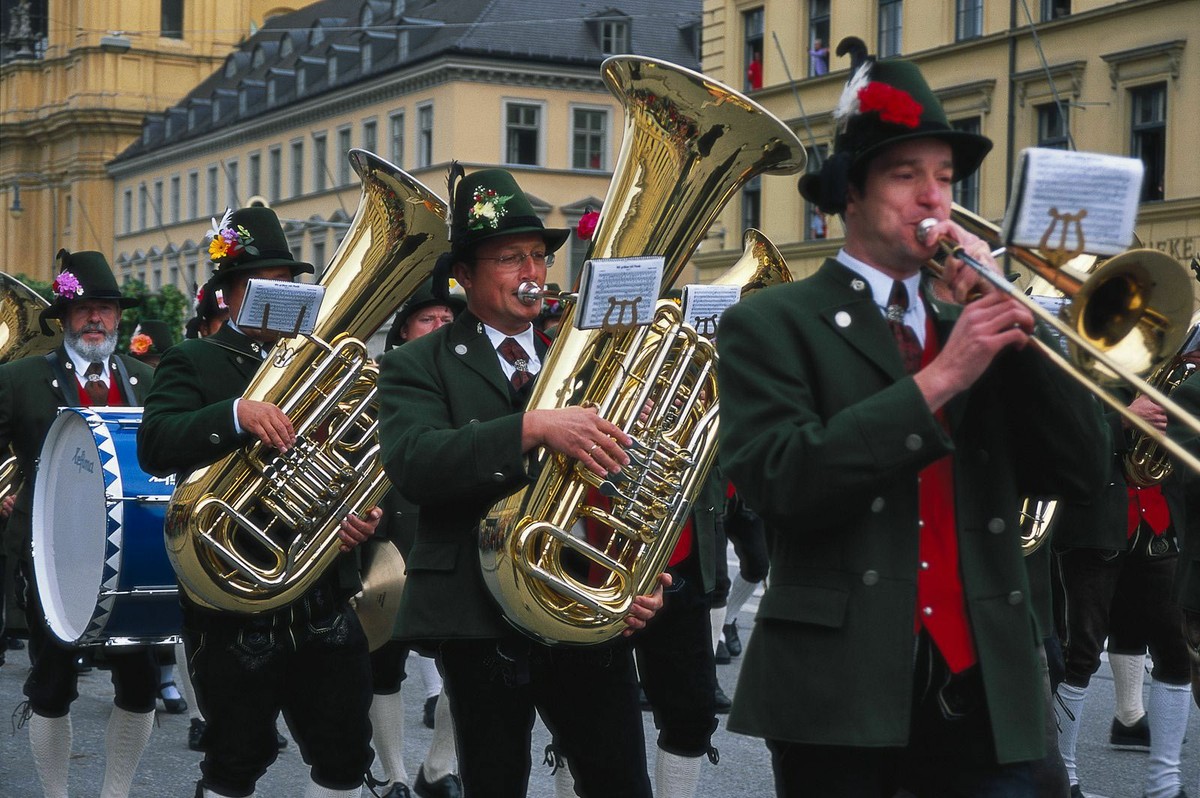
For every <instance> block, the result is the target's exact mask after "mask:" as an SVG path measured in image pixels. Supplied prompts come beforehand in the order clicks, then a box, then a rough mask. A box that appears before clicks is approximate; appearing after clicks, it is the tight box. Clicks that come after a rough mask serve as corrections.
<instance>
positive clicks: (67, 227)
mask: <svg viewBox="0 0 1200 798" xmlns="http://www.w3.org/2000/svg"><path fill="white" fill-rule="evenodd" d="M159 185H162V184H161V183H160V184H159ZM74 208H75V206H74V205H73V204H72V203H71V192H69V191H68V192H66V193H65V194H64V195H63V232H64V233H69V232H71V225H72V224H74V222H75V210H74Z"/></svg>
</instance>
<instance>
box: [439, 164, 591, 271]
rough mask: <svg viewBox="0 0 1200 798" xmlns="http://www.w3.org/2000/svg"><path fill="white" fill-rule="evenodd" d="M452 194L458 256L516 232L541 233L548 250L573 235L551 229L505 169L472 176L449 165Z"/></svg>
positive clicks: (452, 241)
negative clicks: (493, 239) (488, 241)
mask: <svg viewBox="0 0 1200 798" xmlns="http://www.w3.org/2000/svg"><path fill="white" fill-rule="evenodd" d="M450 170H451V171H450V180H449V184H450V194H451V196H452V197H453V202H452V208H451V213H452V215H451V224H450V246H451V249H452V251H453V253H454V257H455V258H456V259H461V258H463V257H466V256H467V255H469V254H470V252H471V251H472V250H473V249H474V248H475V246H476V245H477V244H479V243H480V242H482V241H487V240H488V239H490V238H496V237H497V236H504V235H512V234H514V233H541V234H542V237H543V238H544V239H545V241H546V252H554V251H555V250H557V249H558V248H559V247H561V246H562V245H563V243H564V242H566V240H567V237H568V236H570V235H571V231H570V230H568V229H559V228H548V227H546V226H545V225H543V224H542V220H541V217H539V216H538V215H537V213H536V212H535V211H534V209H533V203H531V202H530V201H529V198H528V197H527V196H525V192H524V191H522V190H521V187H520V186H518V185H517V181H516V180H515V179H514V178H513V176H512V175H511V174H509V173H508V172H506V171H505V170H503V169H480V170H479V171H478V172H472V173H471V174H469V175H463V174H462V167H461V166H459V165H458V164H457V163H454V164H452V165H451V167H450Z"/></svg>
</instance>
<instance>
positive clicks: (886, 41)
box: [876, 0, 904, 58]
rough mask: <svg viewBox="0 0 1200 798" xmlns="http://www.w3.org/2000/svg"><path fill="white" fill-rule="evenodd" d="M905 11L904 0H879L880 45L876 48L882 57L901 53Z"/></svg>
mask: <svg viewBox="0 0 1200 798" xmlns="http://www.w3.org/2000/svg"><path fill="white" fill-rule="evenodd" d="M903 11H904V3H903V0H879V46H878V47H877V48H876V49H877V50H878V52H879V57H880V58H887V57H888V56H892V55H900V44H901V42H900V39H901V32H902V30H903V27H904V15H903Z"/></svg>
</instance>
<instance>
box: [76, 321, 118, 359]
mask: <svg viewBox="0 0 1200 798" xmlns="http://www.w3.org/2000/svg"><path fill="white" fill-rule="evenodd" d="M89 332H102V333H104V340H103V341H101V342H100V343H98V344H91V343H88V342H87V341H85V340H83V336H84V334H85V333H89ZM63 343H65V344H66V345H67V346H69V347H71V349H73V350H75V352H76V353H78V354H79V356H80V357H82V358H83V359H84V360H86V361H88V362H89V363H103V362H104V361H105V360H108V358H109V357H110V356H111V355H112V353H113V352H115V351H116V349H117V331H116V330H113V331H112V332H108V331H107V330H105V329H104V328H103V327H101V326H99V325H94V324H89V325H85V326H84V327H82V328H80V329H79V330H67V331H65V332H64V334H63Z"/></svg>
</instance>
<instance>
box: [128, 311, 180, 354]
mask: <svg viewBox="0 0 1200 798" xmlns="http://www.w3.org/2000/svg"><path fill="white" fill-rule="evenodd" d="M174 343H175V341H174V339H173V337H172V336H171V328H170V327H169V326H168V325H167V323H166V322H165V321H161V320H159V319H142V320H141V322H139V323H138V326H137V327H136V328H135V329H134V331H133V335H131V336H130V337H129V354H131V355H133V356H134V357H136V358H138V359H139V360H140V359H141V358H144V357H153V356H155V355H158V356H159V357H161V356H162V354H163V353H164V352H166V351H167V350H168V349H170V348H171V346H172V345H173V344H174Z"/></svg>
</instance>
